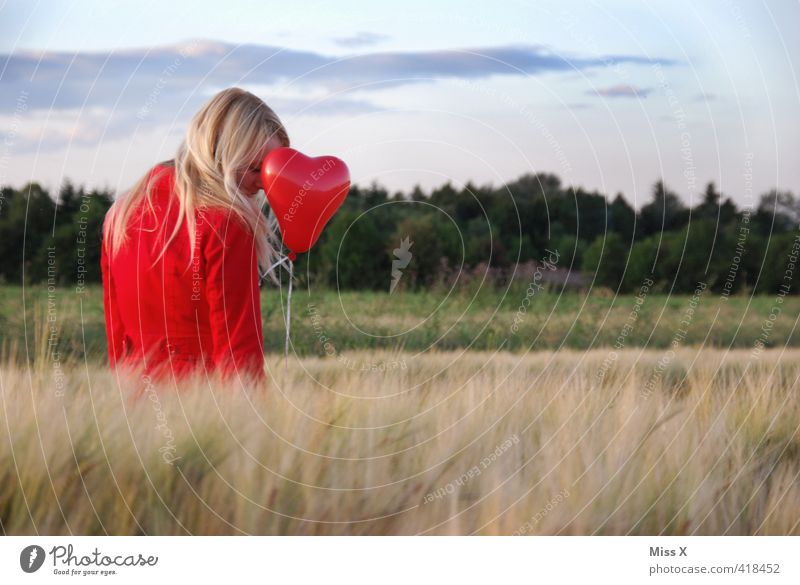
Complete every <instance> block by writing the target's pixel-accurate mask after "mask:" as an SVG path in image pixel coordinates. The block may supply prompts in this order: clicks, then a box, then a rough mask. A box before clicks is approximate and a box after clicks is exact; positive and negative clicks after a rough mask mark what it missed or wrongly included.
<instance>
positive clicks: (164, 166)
mask: <svg viewBox="0 0 800 585" xmlns="http://www.w3.org/2000/svg"><path fill="white" fill-rule="evenodd" d="M147 184H148V185H151V186H152V188H153V189H154V190H156V191H171V190H172V189H173V188H174V187H175V162H174V161H171V160H168V161H164V162H160V163H158V164H156V165H155V166H154V167H153V168H151V169H150V171H148V173H147Z"/></svg>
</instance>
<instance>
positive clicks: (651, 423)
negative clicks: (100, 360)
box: [0, 348, 800, 535]
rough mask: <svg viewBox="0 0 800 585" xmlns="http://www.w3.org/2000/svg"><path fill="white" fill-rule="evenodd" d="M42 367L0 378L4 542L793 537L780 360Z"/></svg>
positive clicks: (798, 416) (797, 492) (779, 354)
mask: <svg viewBox="0 0 800 585" xmlns="http://www.w3.org/2000/svg"><path fill="white" fill-rule="evenodd" d="M42 355H44V356H46V357H45V358H43V359H38V360H36V361H34V362H33V363H32V364H30V365H27V364H26V363H25V362H24V361H21V360H19V359H13V356H12V357H9V356H8V355H6V356H5V357H4V358H3V361H2V367H1V368H0V386H1V389H2V400H0V402H1V403H2V411H0V429H2V433H3V436H4V439H3V441H2V443H1V444H0V460H1V461H0V462H1V463H2V465H0V470H1V471H0V472H1V473H2V474H3V477H2V481H1V482H0V521H1V522H2V530H3V533H5V534H9V535H10V534H74V535H94V534H112V535H125V534H154V535H155V534H157V535H173V534H206V535H209V534H267V535H274V534H282V535H284V534H370V535H374V534H483V535H512V534H517V535H521V534H547V535H559V534H560V535H585V534H639V535H643V534H644V535H654V534H669V535H674V534H737V535H741V534H800V481H798V475H799V474H800V439H799V438H798V425H800V407H799V406H798V399H797V398H798V394H797V388H798V375H800V359H798V358H800V351H798V350H787V351H782V350H766V351H763V352H761V353H756V352H748V351H746V350H734V351H727V352H726V351H723V350H715V349H692V348H684V349H680V350H678V351H676V352H674V353H672V352H664V351H654V350H643V351H642V350H638V349H627V350H624V351H620V352H618V353H614V352H612V351H609V350H592V351H588V352H571V351H559V352H538V353H532V354H513V353H489V352H486V353H484V352H450V353H426V354H420V355H415V354H411V353H406V354H389V353H381V352H354V353H352V354H348V355H347V356H346V358H347V359H346V360H340V359H332V358H327V359H326V358H319V357H303V358H296V357H295V358H291V357H290V359H289V364H288V368H287V369H286V370H284V362H283V359H282V357H277V356H276V357H268V363H267V365H268V369H269V372H270V383H269V386H268V387H267V388H266V389H265V390H264V389H262V390H257V389H252V388H250V387H248V386H245V385H238V386H236V385H233V386H231V385H228V386H227V387H221V386H219V385H218V384H217V383H216V382H214V381H209V380H207V379H201V378H198V379H196V380H189V381H187V382H186V383H182V384H180V385H178V386H176V385H174V384H172V385H170V384H160V385H154V384H153V383H152V382H150V381H149V380H147V379H141V378H118V377H117V375H116V374H115V373H114V372H112V371H109V370H108V368H106V367H105V366H103V365H102V364H93V363H83V362H70V361H67V362H59V361H58V356H54V355H48V354H47V352H44V353H43V354H42ZM137 392H138V393H140V394H141V397H140V398H138V399H136V398H133V396H134V395H135V394H136V393H137Z"/></svg>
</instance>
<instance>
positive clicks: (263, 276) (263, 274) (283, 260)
mask: <svg viewBox="0 0 800 585" xmlns="http://www.w3.org/2000/svg"><path fill="white" fill-rule="evenodd" d="M288 259H289V257H288V256H284V257H283V258H279V259H278V261H277V262H275V264H273V265H272V266H270V267H269V268H267V269H266V270H265V271H264V272H262V273H261V278H262V279H264V278H266V277H267V274H269V273H270V272H272V271H273V270H275V269H276V268H277V267H278V266H280V265H281V264H283V263H284V262H286V261H287V260H288Z"/></svg>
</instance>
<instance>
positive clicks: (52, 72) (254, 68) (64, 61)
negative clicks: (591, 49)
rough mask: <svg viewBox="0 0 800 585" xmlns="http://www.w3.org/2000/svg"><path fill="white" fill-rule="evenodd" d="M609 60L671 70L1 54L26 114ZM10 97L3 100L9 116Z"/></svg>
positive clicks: (537, 57) (521, 61)
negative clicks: (233, 91) (230, 90)
mask: <svg viewBox="0 0 800 585" xmlns="http://www.w3.org/2000/svg"><path fill="white" fill-rule="evenodd" d="M609 62H615V63H621V62H625V63H631V64H642V65H644V64H653V63H661V64H664V65H668V64H672V63H673V62H672V61H669V60H665V59H648V58H643V57H637V56H619V55H614V56H609V57H598V58H584V57H574V58H570V57H564V56H561V55H558V54H555V53H553V52H551V51H548V50H546V49H544V48H542V47H536V46H510V47H492V48H475V49H464V50H442V51H416V52H376V53H369V54H365V55H354V56H348V57H330V56H326V55H322V54H319V53H314V52H311V51H298V50H294V49H286V48H281V47H275V46H268V45H238V46H237V45H233V44H227V43H221V42H214V41H189V42H186V43H181V44H179V45H174V46H170V47H162V48H155V49H152V48H151V49H130V50H125V51H113V52H108V53H58V52H44V53H41V54H33V53H15V54H11V55H3V56H0V88H2V89H3V93H4V94H6V95H9V96H13V95H15V94H17V93H18V92H20V91H28V93H29V95H30V103H29V107H31V108H45V109H48V110H49V109H67V108H79V107H82V106H83V105H84V104H85V105H87V106H93V105H99V106H105V107H114V106H115V105H116V106H117V107H128V108H136V109H138V108H141V107H144V106H145V105H146V104H147V103H148V102H152V101H154V99H153V96H154V94H158V96H157V97H158V98H160V99H161V100H162V101H163V100H164V99H165V97H164V94H166V93H169V94H171V95H172V97H173V98H180V99H176V101H184V100H185V99H187V98H191V96H192V95H194V94H195V93H197V92H203V91H206V93H207V90H208V89H209V88H219V87H227V86H230V85H246V84H275V83H287V84H291V85H292V86H298V87H306V86H312V87H323V88H327V89H329V90H336V91H341V90H346V89H349V88H355V87H360V88H363V89H377V88H386V87H389V86H397V85H404V84H407V83H413V82H419V81H427V80H434V79H440V78H472V79H474V78H485V77H488V76H491V75H538V74H543V73H547V72H559V71H570V70H582V69H590V68H602V67H604V66H606V65H607V63H609ZM11 103H13V99H9V100H2V101H0V111H8V108H9V104H11Z"/></svg>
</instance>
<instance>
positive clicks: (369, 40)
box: [333, 31, 389, 48]
mask: <svg viewBox="0 0 800 585" xmlns="http://www.w3.org/2000/svg"><path fill="white" fill-rule="evenodd" d="M388 38H389V37H387V36H386V35H379V34H375V33H371V32H363V31H362V32H359V33H357V34H355V35H353V36H351V37H341V38H337V39H333V42H335V43H336V44H337V45H339V46H341V47H354V48H355V47H366V46H369V45H375V44H377V43H380V42H381V41H385V40H386V39H388Z"/></svg>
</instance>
